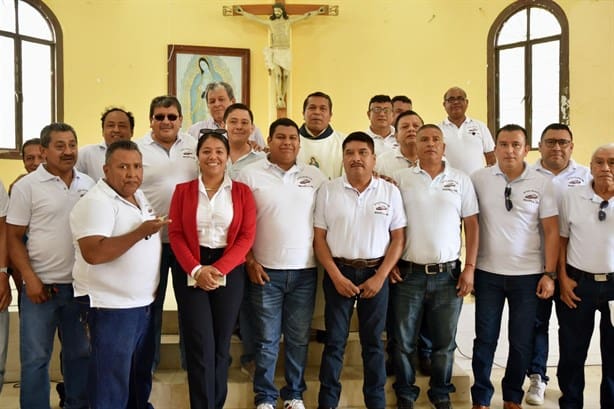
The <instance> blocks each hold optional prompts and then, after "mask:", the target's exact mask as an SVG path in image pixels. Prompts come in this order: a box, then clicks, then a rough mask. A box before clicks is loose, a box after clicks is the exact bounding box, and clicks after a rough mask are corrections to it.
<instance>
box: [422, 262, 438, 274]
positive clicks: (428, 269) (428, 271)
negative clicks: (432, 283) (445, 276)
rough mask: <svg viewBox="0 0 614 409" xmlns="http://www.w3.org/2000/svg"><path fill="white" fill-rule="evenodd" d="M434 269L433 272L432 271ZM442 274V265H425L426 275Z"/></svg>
mask: <svg viewBox="0 0 614 409" xmlns="http://www.w3.org/2000/svg"><path fill="white" fill-rule="evenodd" d="M431 268H433V270H431ZM440 272H441V264H439V263H431V264H425V265H424V273H425V274H428V275H435V274H438V273H440Z"/></svg>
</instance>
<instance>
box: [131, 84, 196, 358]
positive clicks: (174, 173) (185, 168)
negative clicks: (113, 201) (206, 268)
mask: <svg viewBox="0 0 614 409" xmlns="http://www.w3.org/2000/svg"><path fill="white" fill-rule="evenodd" d="M149 119H150V121H151V122H150V126H151V132H148V133H147V134H146V135H145V136H143V138H141V139H139V140H138V141H136V143H137V144H138V145H139V150H140V151H141V153H142V155H143V183H142V184H141V190H142V191H143V193H145V197H147V200H149V203H151V205H152V207H153V208H154V210H155V214H156V216H158V217H161V216H167V215H168V210H169V208H170V205H171V197H172V195H173V192H174V191H175V186H176V185H177V184H178V183H182V182H187V181H189V180H192V179H195V178H196V177H197V176H198V162H197V160H196V140H195V139H194V138H192V137H191V136H190V135H189V134H187V133H185V132H180V129H181V123H182V121H183V116H182V114H181V104H180V103H179V100H178V99H177V98H175V97H174V96H171V95H161V96H158V97H155V98H154V99H153V100H152V101H151V104H150V105H149ZM160 238H161V240H162V256H161V258H160V284H159V285H158V290H157V292H156V300H155V301H154V303H153V306H152V309H153V316H154V318H153V319H154V333H155V338H156V353H155V358H154V369H155V368H157V366H158V363H159V362H160V338H161V334H162V307H163V306H164V297H165V295H166V286H167V283H168V271H169V269H170V268H171V267H172V266H174V265H175V255H174V254H173V251H172V250H171V246H170V244H169V240H168V229H167V228H166V227H163V228H162V230H160ZM179 336H180V338H179V341H180V348H181V351H183V350H184V348H183V341H182V337H181V322H179ZM181 357H182V358H181V360H182V366H184V362H183V361H184V354H183V352H182V353H181Z"/></svg>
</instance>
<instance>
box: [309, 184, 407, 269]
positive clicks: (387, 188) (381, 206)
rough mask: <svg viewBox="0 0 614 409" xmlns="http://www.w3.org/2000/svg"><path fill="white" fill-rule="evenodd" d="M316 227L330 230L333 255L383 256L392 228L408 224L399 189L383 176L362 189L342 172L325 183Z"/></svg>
mask: <svg viewBox="0 0 614 409" xmlns="http://www.w3.org/2000/svg"><path fill="white" fill-rule="evenodd" d="M313 225H314V227H318V228H320V229H324V230H326V242H327V243H328V247H329V248H330V251H331V253H332V255H333V257H344V258H348V259H356V258H378V257H383V256H384V255H385V254H386V250H388V245H389V244H390V232H391V231H392V230H397V229H401V228H403V227H405V226H406V225H407V219H406V218H405V211H404V210H403V202H402V200H401V193H400V192H399V189H397V187H396V186H395V185H393V184H392V183H389V182H386V181H385V180H383V179H380V178H371V182H370V183H369V186H367V188H366V189H365V190H364V191H363V192H362V193H360V192H358V190H356V189H355V188H353V187H352V185H350V184H349V182H348V181H347V177H346V176H345V175H344V176H341V177H338V178H336V179H333V180H331V181H330V182H328V183H326V184H324V185H322V187H321V188H320V191H319V192H318V197H317V200H316V210H315V215H314V222H313Z"/></svg>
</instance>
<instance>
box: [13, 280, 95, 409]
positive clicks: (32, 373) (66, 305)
mask: <svg viewBox="0 0 614 409" xmlns="http://www.w3.org/2000/svg"><path fill="white" fill-rule="evenodd" d="M55 288H56V289H57V292H55V293H54V294H53V296H52V297H51V299H49V300H48V301H47V302H44V303H42V304H34V303H32V302H31V301H30V299H29V298H28V296H27V295H26V293H25V286H24V288H23V289H22V291H23V292H24V293H23V296H22V297H21V309H20V323H19V325H20V327H19V329H20V335H19V339H20V349H19V351H20V356H21V390H20V404H21V407H22V408H28V409H39V408H40V409H48V408H49V361H50V359H51V352H52V350H53V338H54V336H55V332H56V329H57V330H58V331H59V333H60V334H61V337H60V338H61V344H62V353H61V360H62V370H63V374H64V384H65V388H66V403H65V408H67V409H76V408H87V407H88V403H87V367H88V361H89V342H88V340H87V336H86V332H85V328H84V325H83V323H82V321H81V311H82V306H81V305H80V304H79V302H78V301H77V300H76V299H75V298H74V297H73V289H72V284H56V285H55Z"/></svg>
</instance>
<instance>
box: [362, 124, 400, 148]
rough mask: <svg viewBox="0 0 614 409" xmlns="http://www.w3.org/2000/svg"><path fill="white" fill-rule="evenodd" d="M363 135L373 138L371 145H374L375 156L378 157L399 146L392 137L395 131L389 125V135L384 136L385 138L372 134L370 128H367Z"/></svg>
mask: <svg viewBox="0 0 614 409" xmlns="http://www.w3.org/2000/svg"><path fill="white" fill-rule="evenodd" d="M365 133H366V134H367V135H369V136H370V137H371V138H373V144H374V145H375V154H376V155H380V154H382V153H384V152H386V151H388V150H390V149H394V148H395V147H397V146H399V143H398V142H397V138H396V137H395V136H394V133H395V131H394V126H392V125H390V133H389V134H388V136H385V137H382V136H379V135H378V134H376V133H375V132H373V131H372V130H371V127H370V126H368V127H367V129H365Z"/></svg>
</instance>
